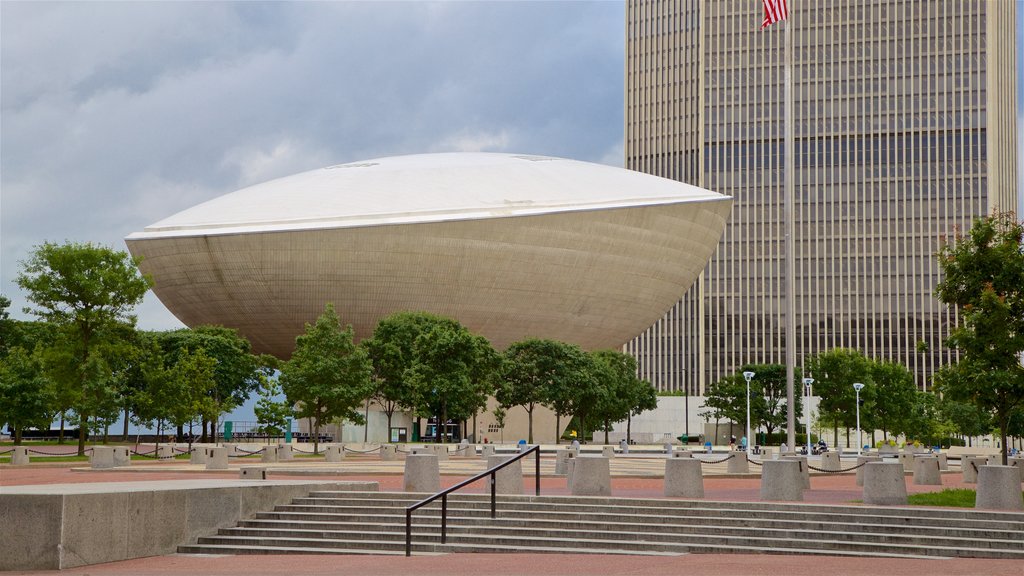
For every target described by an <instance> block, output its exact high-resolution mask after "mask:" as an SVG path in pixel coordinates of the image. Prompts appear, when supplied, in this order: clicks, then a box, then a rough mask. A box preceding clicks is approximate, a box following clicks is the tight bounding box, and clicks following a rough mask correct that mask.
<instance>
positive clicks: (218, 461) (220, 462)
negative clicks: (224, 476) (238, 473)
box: [204, 446, 228, 470]
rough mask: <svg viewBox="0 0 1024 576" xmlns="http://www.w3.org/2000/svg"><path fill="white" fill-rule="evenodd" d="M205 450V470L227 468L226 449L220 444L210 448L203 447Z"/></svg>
mask: <svg viewBox="0 0 1024 576" xmlns="http://www.w3.org/2000/svg"><path fill="white" fill-rule="evenodd" d="M204 450H206V469H207V470H227V469H228V449H227V448H224V447H222V446H213V447H211V448H204Z"/></svg>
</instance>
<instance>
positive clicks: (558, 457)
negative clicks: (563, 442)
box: [555, 448, 576, 476]
mask: <svg viewBox="0 0 1024 576" xmlns="http://www.w3.org/2000/svg"><path fill="white" fill-rule="evenodd" d="M575 457H576V451H575V450H572V449H571V448H566V449H564V450H559V451H558V452H555V476H565V475H567V474H569V460H571V459H572V458H575Z"/></svg>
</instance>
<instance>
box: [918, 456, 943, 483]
mask: <svg viewBox="0 0 1024 576" xmlns="http://www.w3.org/2000/svg"><path fill="white" fill-rule="evenodd" d="M914 484H917V485H920V486H942V474H940V473H939V459H938V458H936V457H934V456H930V457H929V456H918V457H916V458H914Z"/></svg>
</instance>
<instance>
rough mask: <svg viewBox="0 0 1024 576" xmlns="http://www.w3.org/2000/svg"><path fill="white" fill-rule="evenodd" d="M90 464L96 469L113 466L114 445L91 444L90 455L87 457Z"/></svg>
mask: <svg viewBox="0 0 1024 576" xmlns="http://www.w3.org/2000/svg"><path fill="white" fill-rule="evenodd" d="M89 462H90V465H91V466H92V467H93V468H96V469H98V470H99V469H103V468H113V467H114V466H115V464H114V447H113V446H93V447H92V456H91V457H90V458H89Z"/></svg>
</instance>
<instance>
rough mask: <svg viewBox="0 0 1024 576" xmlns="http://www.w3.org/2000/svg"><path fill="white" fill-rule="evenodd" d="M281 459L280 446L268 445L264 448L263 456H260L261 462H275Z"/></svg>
mask: <svg viewBox="0 0 1024 576" xmlns="http://www.w3.org/2000/svg"><path fill="white" fill-rule="evenodd" d="M278 460H280V449H279V447H278V446H266V447H264V448H263V456H261V457H260V461H261V462H266V463H270V464H273V463H275V462H277V461H278Z"/></svg>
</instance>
